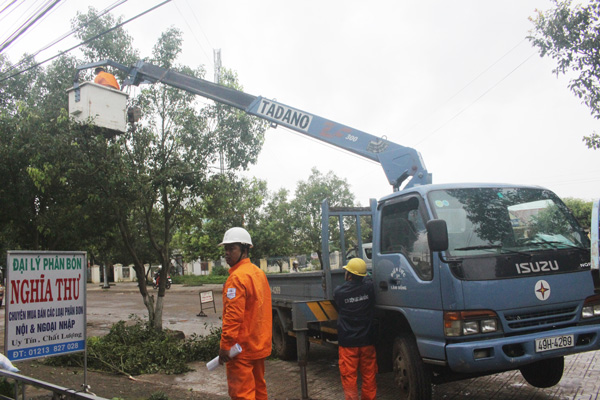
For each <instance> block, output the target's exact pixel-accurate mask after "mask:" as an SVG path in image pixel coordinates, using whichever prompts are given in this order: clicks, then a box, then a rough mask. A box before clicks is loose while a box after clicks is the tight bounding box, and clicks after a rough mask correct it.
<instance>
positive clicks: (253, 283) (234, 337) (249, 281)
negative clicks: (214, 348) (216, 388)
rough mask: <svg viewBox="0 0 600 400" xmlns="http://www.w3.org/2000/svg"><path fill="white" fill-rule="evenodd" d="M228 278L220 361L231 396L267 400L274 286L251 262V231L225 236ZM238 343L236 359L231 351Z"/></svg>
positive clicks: (232, 229) (236, 230)
mask: <svg viewBox="0 0 600 400" xmlns="http://www.w3.org/2000/svg"><path fill="white" fill-rule="evenodd" d="M220 246H224V247H225V261H226V262H227V264H229V267H230V269H229V277H228V278H227V281H226V282H225V285H224V286H223V331H222V333H221V344H220V350H219V363H221V364H223V363H225V365H226V370H227V385H228V388H229V396H230V397H231V398H232V399H234V400H237V399H239V400H242V399H256V400H267V384H266V381H265V359H266V358H267V357H268V356H269V355H270V354H271V338H272V334H273V333H272V322H273V317H272V314H271V313H272V311H271V289H270V288H269V283H268V282H267V276H266V275H265V273H264V272H263V271H262V270H261V269H260V268H258V267H257V266H256V265H254V264H252V263H251V262H250V258H248V253H249V251H250V248H251V247H252V239H251V238H250V234H249V233H248V232H247V231H246V230H245V229H244V228H239V227H236V228H231V229H229V230H228V231H227V232H225V235H224V236H223V241H222V242H221V243H220ZM236 344H239V345H240V346H241V348H242V351H241V353H240V354H239V355H237V356H236V357H235V358H231V357H230V356H229V350H230V349H231V348H232V347H233V346H235V345H236Z"/></svg>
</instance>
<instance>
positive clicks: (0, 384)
mask: <svg viewBox="0 0 600 400" xmlns="http://www.w3.org/2000/svg"><path fill="white" fill-rule="evenodd" d="M14 395H15V383H14V382H9V381H8V380H7V379H6V378H5V377H2V378H0V396H5V397H8V398H10V399H12V398H13V397H14Z"/></svg>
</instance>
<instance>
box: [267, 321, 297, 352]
mask: <svg viewBox="0 0 600 400" xmlns="http://www.w3.org/2000/svg"><path fill="white" fill-rule="evenodd" d="M273 351H274V352H275V354H276V355H277V357H279V359H281V360H284V361H289V360H295V359H296V357H297V356H298V352H297V350H296V338H295V337H293V336H290V335H288V334H287V332H286V330H285V328H284V327H283V324H282V323H281V319H280V318H279V316H278V315H274V316H273Z"/></svg>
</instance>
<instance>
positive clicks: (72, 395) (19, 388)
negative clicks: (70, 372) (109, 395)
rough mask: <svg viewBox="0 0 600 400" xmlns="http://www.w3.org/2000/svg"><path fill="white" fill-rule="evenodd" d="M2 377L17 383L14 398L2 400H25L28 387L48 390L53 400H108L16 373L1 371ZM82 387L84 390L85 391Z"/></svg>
mask: <svg viewBox="0 0 600 400" xmlns="http://www.w3.org/2000/svg"><path fill="white" fill-rule="evenodd" d="M0 376H3V377H4V378H6V379H7V380H9V381H10V380H14V382H15V385H14V387H15V391H14V397H7V396H2V395H0V399H14V400H17V399H21V400H25V399H26V398H27V397H26V396H25V388H26V387H27V386H34V387H36V388H40V389H44V390H47V391H48V392H52V393H53V396H52V398H53V399H76V400H106V399H105V398H104V397H99V396H96V395H94V394H92V393H89V392H85V391H83V390H82V391H76V390H74V389H69V388H65V387H62V386H57V385H53V384H52V383H48V382H44V381H40V380H38V379H34V378H30V377H27V376H24V375H21V374H17V373H14V372H9V371H6V370H0ZM83 386H84V385H82V389H83Z"/></svg>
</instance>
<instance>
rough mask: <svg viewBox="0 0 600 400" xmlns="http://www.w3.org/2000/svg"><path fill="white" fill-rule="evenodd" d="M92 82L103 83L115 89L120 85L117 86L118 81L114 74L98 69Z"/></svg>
mask: <svg viewBox="0 0 600 400" xmlns="http://www.w3.org/2000/svg"><path fill="white" fill-rule="evenodd" d="M94 83H97V84H99V85H103V86H110V87H112V88H115V89H117V90H121V87H120V86H119V82H117V79H116V78H115V76H114V75H113V74H109V73H108V72H104V71H100V72H99V73H98V74H97V75H96V78H94Z"/></svg>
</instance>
